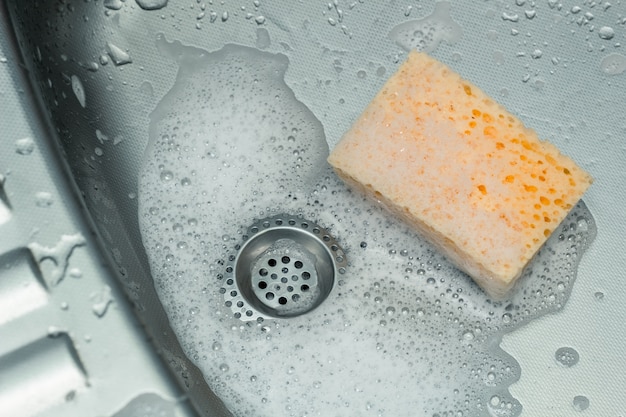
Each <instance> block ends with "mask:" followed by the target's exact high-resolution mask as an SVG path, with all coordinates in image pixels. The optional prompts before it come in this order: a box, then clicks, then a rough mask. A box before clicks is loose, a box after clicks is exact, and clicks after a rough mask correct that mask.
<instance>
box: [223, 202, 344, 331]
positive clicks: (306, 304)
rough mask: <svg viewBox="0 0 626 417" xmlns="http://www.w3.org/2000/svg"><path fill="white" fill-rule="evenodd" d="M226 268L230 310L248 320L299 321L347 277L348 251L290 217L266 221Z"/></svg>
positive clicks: (250, 231)
mask: <svg viewBox="0 0 626 417" xmlns="http://www.w3.org/2000/svg"><path fill="white" fill-rule="evenodd" d="M230 259H232V260H233V261H232V262H231V263H230V264H229V265H228V266H227V268H226V276H225V277H224V278H225V279H224V284H225V285H224V287H222V292H223V293H224V298H225V302H226V306H228V307H230V308H231V309H232V311H233V314H234V316H235V317H236V318H239V319H241V320H244V321H251V320H260V319H265V318H272V317H274V318H276V317H295V316H299V315H301V314H304V313H307V312H309V311H311V310H313V309H315V308H316V307H317V306H319V305H320V304H321V303H322V302H323V301H324V300H325V299H326V297H328V295H329V294H330V292H331V291H332V289H333V287H334V286H335V283H336V275H337V274H338V273H339V274H342V273H344V272H345V267H346V265H347V260H346V256H345V253H344V251H343V249H341V247H340V246H339V245H338V244H337V242H336V241H335V239H334V238H333V237H332V236H331V235H330V233H328V231H327V230H325V229H323V228H322V227H320V226H318V225H316V224H314V223H312V222H310V221H307V220H303V219H301V218H298V217H295V216H289V215H286V214H283V215H279V216H274V217H270V218H267V219H263V220H261V221H259V222H257V223H255V224H254V225H252V226H251V227H250V228H249V229H248V233H247V238H246V239H245V241H244V243H243V244H242V245H241V248H240V249H239V251H238V252H237V254H236V255H235V256H231V257H230Z"/></svg>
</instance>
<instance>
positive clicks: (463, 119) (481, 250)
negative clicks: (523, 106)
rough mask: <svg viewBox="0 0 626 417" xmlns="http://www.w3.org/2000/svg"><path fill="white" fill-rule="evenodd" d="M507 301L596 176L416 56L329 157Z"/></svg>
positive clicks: (491, 292)
mask: <svg viewBox="0 0 626 417" xmlns="http://www.w3.org/2000/svg"><path fill="white" fill-rule="evenodd" d="M328 162H329V163H330V164H331V165H332V166H333V167H334V169H335V171H336V172H337V174H338V175H339V176H340V177H341V178H342V179H343V180H344V181H346V182H347V183H348V184H350V185H351V186H353V187H354V188H357V189H360V190H362V191H364V192H365V193H366V194H368V195H369V196H371V197H373V198H374V199H375V200H376V201H378V202H380V203H382V204H383V205H384V206H386V207H387V208H388V209H389V210H390V211H392V212H393V213H395V214H397V215H399V216H400V217H401V218H402V219H404V220H405V221H407V222H408V223H409V224H411V225H412V226H413V227H414V228H415V229H416V230H417V231H419V232H420V233H421V234H422V235H423V236H425V237H426V238H428V239H429V240H430V241H431V242H432V243H433V244H434V245H435V246H436V247H438V248H439V249H440V250H441V251H443V253H445V255H446V256H447V257H448V258H449V259H450V260H451V261H452V262H454V263H455V264H456V265H457V266H458V267H459V268H460V269H462V270H463V271H465V272H466V273H467V274H469V275H470V276H471V277H472V278H473V279H474V280H475V281H476V282H477V283H478V284H479V285H480V286H481V287H482V288H483V289H484V290H485V291H486V292H487V293H488V294H489V295H490V296H492V297H494V298H501V297H503V296H504V295H506V293H507V291H508V290H509V289H510V288H511V286H512V285H513V284H514V282H515V280H516V279H517V278H518V277H519V276H520V275H521V273H522V270H523V269H524V267H525V266H526V264H527V263H528V262H529V261H530V260H531V258H532V257H533V255H534V254H535V253H536V252H537V250H538V249H539V248H540V247H541V245H542V244H543V243H544V242H545V241H546V239H547V238H548V237H549V236H550V234H551V233H552V231H554V230H555V228H556V227H557V226H558V225H559V223H560V222H561V221H562V220H563V219H564V218H565V216H566V215H567V213H568V212H569V210H570V209H571V208H572V206H573V205H574V204H576V202H577V201H578V200H579V199H580V198H581V196H582V195H583V193H584V192H585V190H586V189H587V188H588V187H589V185H591V182H592V178H591V177H590V175H589V174H587V173H586V172H585V171H583V170H582V169H581V168H579V167H578V166H577V165H576V164H575V163H574V162H573V161H572V160H571V159H569V158H568V157H566V156H563V155H561V154H560V152H559V150H558V149H557V148H556V147H555V146H553V145H552V144H550V143H547V142H543V141H541V140H539V139H538V137H537V135H536V133H535V132H534V131H533V130H530V129H528V128H526V127H524V126H523V124H522V123H521V122H520V121H519V120H518V119H517V118H516V117H514V116H513V115H511V114H510V113H509V112H507V111H506V109H504V108H503V107H502V106H501V105H499V104H497V103H496V102H495V101H493V100H492V99H491V98H490V97H489V96H487V95H486V94H485V93H483V92H482V91H481V90H480V89H478V88H477V87H476V86H475V85H473V84H471V83H470V82H468V81H465V80H463V79H462V78H461V77H460V76H459V75H458V74H456V73H455V72H453V71H452V70H451V69H450V68H448V67H447V66H446V65H444V64H442V63H440V62H438V61H436V60H435V59H433V58H431V57H429V56H428V55H426V54H424V53H418V52H411V53H410V54H409V56H408V59H407V61H406V62H405V63H404V64H402V65H401V67H400V68H399V69H398V71H397V72H396V73H395V74H394V75H393V76H392V77H391V78H390V79H389V80H388V81H387V83H386V84H385V85H384V86H383V88H382V89H381V91H380V92H379V93H378V95H377V96H376V97H375V98H374V100H372V102H371V103H370V104H369V105H368V106H367V108H366V109H365V111H364V112H363V114H362V115H361V116H360V117H359V119H358V120H357V121H356V122H355V123H354V125H353V126H352V128H351V129H350V130H349V131H348V132H347V133H346V134H345V135H344V137H343V138H342V139H341V141H340V142H339V143H338V145H337V146H336V147H335V149H334V150H333V151H332V153H331V154H330V156H329V158H328Z"/></svg>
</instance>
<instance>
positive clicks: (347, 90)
mask: <svg viewBox="0 0 626 417" xmlns="http://www.w3.org/2000/svg"><path fill="white" fill-rule="evenodd" d="M0 12H1V14H0V16H1V18H2V23H3V25H2V32H1V36H2V44H1V46H2V49H1V50H0V58H1V62H0V70H1V71H2V73H1V75H2V78H1V79H0V82H1V84H0V88H1V90H0V94H2V96H3V104H2V110H1V111H0V114H1V115H2V116H1V117H2V119H1V120H2V124H3V128H4V129H3V130H4V132H5V133H4V137H5V140H3V141H2V143H1V146H2V152H0V236H3V237H2V239H0V259H1V260H2V262H1V263H2V265H3V268H4V269H2V270H1V271H0V304H2V305H5V306H8V307H4V308H3V307H0V340H1V341H2V342H0V375H7V376H6V377H1V376H0V409H6V410H10V414H9V415H12V416H32V415H42V416H57V415H59V416H60V415H63V416H72V415H76V416H78V415H81V416H82V415H97V416H105V415H106V416H118V417H122V416H130V417H133V416H137V415H155V416H156V415H163V416H168V417H169V416H230V415H246V416H249V415H259V416H264V415H342V416H344V415H345V416H351V415H353V416H360V415H369V414H371V415H415V413H417V415H432V416H435V415H437V416H452V415H454V416H460V415H462V416H493V415H495V416H518V415H521V416H527V415H528V416H532V415H542V414H545V413H549V414H550V415H554V416H571V415H574V413H576V412H578V411H584V412H585V415H592V416H607V415H621V414H619V413H623V410H624V409H625V407H626V404H624V403H623V401H622V400H619V399H620V398H621V397H622V396H623V394H622V393H623V392H624V390H625V389H626V380H625V379H624V376H623V375H624V372H622V371H623V369H620V367H621V368H623V366H622V365H620V364H622V362H623V361H622V359H621V355H620V349H619V346H621V344H622V342H623V340H625V339H626V326H625V325H624V324H623V323H624V318H626V309H625V307H624V304H623V302H622V300H623V299H624V297H625V296H626V290H625V289H624V288H623V286H621V285H619V272H618V271H622V270H624V269H625V268H626V256H624V255H623V254H622V253H621V251H620V250H619V248H621V246H623V237H624V236H625V235H626V218H625V215H624V213H623V210H622V209H621V208H622V207H623V205H624V203H625V202H626V201H625V199H626V195H625V194H624V193H623V191H622V189H623V184H624V181H626V177H625V174H624V170H623V165H624V160H626V147H625V146H624V144H623V140H622V138H623V137H624V135H625V134H626V125H625V124H624V121H623V117H622V112H623V107H624V99H623V91H625V88H626V54H624V53H623V52H622V51H621V48H622V43H623V42H624V37H625V36H626V28H625V26H626V18H625V17H624V16H626V6H624V5H622V4H621V3H618V2H616V3H615V4H612V5H611V4H609V3H595V2H581V4H580V5H579V6H574V7H572V6H568V5H565V4H561V3H559V2H556V1H552V0H550V1H545V2H530V1H519V0H517V1H512V0H511V1H500V2H482V3H480V4H478V3H471V4H470V3H469V2H460V1H450V2H447V1H441V2H422V3H419V4H415V3H414V2H408V1H390V2H384V3H383V2H369V1H365V0H355V1H342V0H335V1H334V2H314V1H311V2H286V1H282V2H281V1H269V0H265V1H263V0H261V1H245V2H239V3H233V2H217V1H189V2H181V1H176V0H170V1H167V0H151V1H148V0H125V1H124V0H104V1H85V2H83V1H80V2H79V1H70V0H67V1H61V2H44V3H41V2H37V1H34V0H32V1H30V0H28V1H17V0H15V1H13V0H6V1H5V2H4V3H3V4H2V5H1V7H0ZM411 49H418V50H422V51H426V52H428V53H430V54H431V55H433V56H434V57H436V58H438V59H439V60H441V61H443V62H445V63H446V64H448V65H449V66H450V67H451V68H453V69H454V70H455V71H457V72H459V73H460V74H461V75H462V76H463V77H464V78H466V79H469V80H471V81H472V82H473V83H475V84H476V85H478V86H479V87H480V88H482V89H483V90H485V91H486V92H487V93H488V94H489V95H491V96H492V97H494V98H495V99H496V100H497V101H499V102H500V103H502V104H503V105H505V106H506V107H507V108H508V109H509V110H510V111H511V112H512V113H514V114H515V115H517V116H518V117H519V118H520V119H521V120H522V121H523V122H524V123H525V124H526V125H527V126H528V127H530V128H533V129H535V130H536V131H537V132H538V134H539V136H540V137H542V138H544V139H546V140H549V141H551V142H552V143H554V144H555V145H557V146H558V147H559V148H560V149H561V150H562V152H563V153H565V154H567V155H569V156H571V157H572V158H573V159H574V160H575V161H576V162H577V163H578V164H579V165H580V166H581V167H583V168H584V169H585V170H587V171H589V172H590V173H591V174H592V176H593V177H594V178H595V183H594V184H593V186H592V187H591V189H590V190H589V192H588V193H587V194H586V195H585V197H584V201H581V202H580V203H579V204H578V205H577V206H576V207H575V208H574V209H573V211H572V212H571V214H570V215H569V216H568V218H567V219H566V220H565V221H564V222H563V224H562V225H561V226H559V228H558V229H557V231H556V232H555V233H554V234H553V236H552V237H551V238H550V240H549V241H548V243H547V244H546V246H545V247H544V248H543V249H542V251H540V253H539V254H538V255H537V257H536V259H535V260H534V261H533V263H532V266H531V267H530V268H528V270H527V272H526V274H525V276H524V277H523V278H522V279H521V280H520V282H519V284H518V286H517V287H516V289H515V291H514V292H513V294H512V295H511V296H510V297H509V298H508V299H506V300H504V301H502V300H500V301H496V300H491V299H489V298H488V297H487V296H486V295H485V294H484V293H483V292H482V291H481V290H480V289H478V287H477V286H476V285H475V284H474V283H473V282H472V281H471V280H470V279H469V278H468V277H467V276H465V275H464V274H462V273H461V272H459V271H458V270H456V269H455V268H454V267H453V266H452V265H451V264H449V263H448V262H447V260H446V259H445V258H443V257H442V256H441V255H440V254H439V253H438V252H437V251H436V250H434V248H433V247H432V246H430V245H429V244H428V243H427V242H425V241H424V240H423V239H422V238H421V237H420V236H418V235H416V234H415V233H413V232H412V231H410V230H409V229H408V228H407V227H406V226H405V225H404V224H403V223H402V222H400V221H398V220H397V219H395V218H393V217H391V216H389V215H388V214H386V212H385V211H383V210H382V209H381V208H380V207H378V206H376V205H375V204H372V203H371V202H369V201H366V200H364V199H363V198H362V197H361V196H360V195H359V194H358V193H356V192H353V191H351V190H350V189H348V188H347V187H346V186H345V185H344V184H343V183H342V182H341V181H339V180H338V178H337V177H336V176H335V175H334V173H333V172H332V170H331V169H330V167H329V166H328V164H327V163H326V157H327V155H328V151H329V149H332V147H333V146H334V145H335V144H336V143H337V141H338V140H339V139H340V138H341V135H342V134H343V132H345V131H347V130H348V129H349V127H350V126H351V124H352V123H353V122H354V121H355V120H356V118H357V117H358V115H359V114H360V112H361V111H362V110H363V109H364V107H365V106H366V105H367V103H368V102H369V101H370V100H371V99H372V98H373V97H374V95H375V94H376V93H377V91H378V90H379V89H380V88H381V87H382V85H383V84H384V82H385V81H386V79H387V78H388V77H389V76H390V75H391V74H393V73H394V71H395V69H396V68H397V67H398V66H399V65H400V64H401V63H402V62H403V60H404V58H405V57H406V54H407V51H408V50H411ZM9 380H10V382H7V381H9ZM548 381H549V382H548ZM548 410H549V411H548ZM142 413H143V414H142ZM150 413H152V414H150ZM1 414H2V413H1V412H0V415H1Z"/></svg>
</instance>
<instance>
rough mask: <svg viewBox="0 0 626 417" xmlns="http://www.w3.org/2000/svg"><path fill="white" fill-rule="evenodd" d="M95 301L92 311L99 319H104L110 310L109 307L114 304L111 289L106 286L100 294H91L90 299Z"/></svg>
mask: <svg viewBox="0 0 626 417" xmlns="http://www.w3.org/2000/svg"><path fill="white" fill-rule="evenodd" d="M90 298H91V299H92V300H93V302H94V303H93V304H92V305H91V310H92V311H93V313H94V314H95V315H96V316H97V317H98V318H102V317H104V315H105V314H106V312H107V310H108V309H109V305H110V304H111V303H112V302H113V296H112V294H111V287H109V286H108V285H105V286H104V287H103V288H102V290H100V291H99V292H96V293H93V294H91V297H90Z"/></svg>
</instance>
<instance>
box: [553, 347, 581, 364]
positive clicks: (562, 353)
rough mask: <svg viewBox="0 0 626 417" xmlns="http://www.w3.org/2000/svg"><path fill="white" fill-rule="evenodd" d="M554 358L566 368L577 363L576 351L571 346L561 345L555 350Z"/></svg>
mask: <svg viewBox="0 0 626 417" xmlns="http://www.w3.org/2000/svg"><path fill="white" fill-rule="evenodd" d="M554 358H555V359H556V361H557V362H558V363H560V364H561V365H563V366H565V367H566V368H571V367H572V366H574V365H576V364H577V363H578V359H579V356H578V352H577V351H576V350H574V349H572V348H571V347H562V348H558V349H557V350H556V352H555V353H554Z"/></svg>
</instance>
